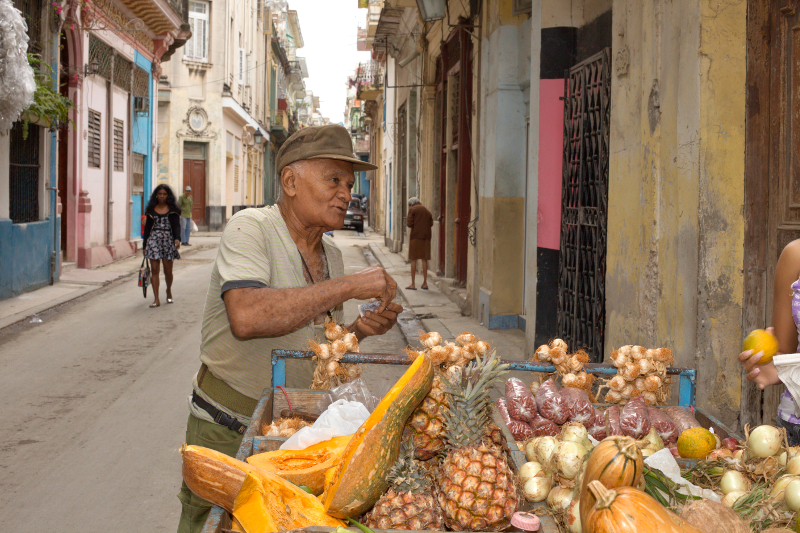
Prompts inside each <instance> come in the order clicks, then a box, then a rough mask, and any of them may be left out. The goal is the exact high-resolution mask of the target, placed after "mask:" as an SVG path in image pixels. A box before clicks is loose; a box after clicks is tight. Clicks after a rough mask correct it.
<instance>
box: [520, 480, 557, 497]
mask: <svg viewBox="0 0 800 533" xmlns="http://www.w3.org/2000/svg"><path fill="white" fill-rule="evenodd" d="M552 484H553V478H551V477H549V476H546V477H532V478H530V479H529V480H528V481H526V482H525V485H523V486H522V494H524V495H525V499H526V500H528V501H529V502H541V501H544V499H545V498H547V494H548V493H549V492H550V486H551V485H552Z"/></svg>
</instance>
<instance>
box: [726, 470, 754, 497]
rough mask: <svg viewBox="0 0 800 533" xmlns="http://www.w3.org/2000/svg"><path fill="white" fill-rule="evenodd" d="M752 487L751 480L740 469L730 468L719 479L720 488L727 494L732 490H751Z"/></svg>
mask: <svg viewBox="0 0 800 533" xmlns="http://www.w3.org/2000/svg"><path fill="white" fill-rule="evenodd" d="M750 488H751V483H750V480H749V479H747V477H746V476H745V475H744V474H742V473H741V472H739V471H738V470H728V471H727V472H725V473H724V474H722V479H720V481H719V490H721V491H722V494H725V495H728V494H730V493H731V492H749V491H750Z"/></svg>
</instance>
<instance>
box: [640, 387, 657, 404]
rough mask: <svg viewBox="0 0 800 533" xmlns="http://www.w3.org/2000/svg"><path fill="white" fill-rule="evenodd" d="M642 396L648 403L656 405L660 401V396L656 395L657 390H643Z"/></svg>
mask: <svg viewBox="0 0 800 533" xmlns="http://www.w3.org/2000/svg"><path fill="white" fill-rule="evenodd" d="M642 396H644V402H645V403H646V404H647V405H655V404H656V403H658V398H657V397H656V393H655V392H650V391H647V390H646V391H644V392H642Z"/></svg>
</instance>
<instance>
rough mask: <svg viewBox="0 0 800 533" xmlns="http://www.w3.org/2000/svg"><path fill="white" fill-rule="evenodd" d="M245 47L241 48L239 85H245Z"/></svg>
mask: <svg viewBox="0 0 800 533" xmlns="http://www.w3.org/2000/svg"><path fill="white" fill-rule="evenodd" d="M244 61H245V57H244V48H239V79H238V81H239V85H244Z"/></svg>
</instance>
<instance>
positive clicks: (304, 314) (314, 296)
mask: <svg viewBox="0 0 800 533" xmlns="http://www.w3.org/2000/svg"><path fill="white" fill-rule="evenodd" d="M374 168H375V166H374V165H371V164H369V163H364V162H362V161H361V160H359V159H357V158H355V157H354V156H353V148H352V141H351V140H350V135H349V134H348V132H347V130H346V129H345V128H343V127H341V126H337V125H329V126H320V127H309V128H304V129H302V130H300V131H299V132H297V133H295V134H294V135H292V136H291V137H290V138H289V139H288V140H287V141H286V143H284V145H283V146H282V147H281V149H280V151H279V152H278V157H277V171H278V174H279V176H280V184H281V194H280V198H279V200H278V204H277V205H276V206H271V207H265V208H260V209H245V210H243V211H240V212H239V213H237V214H236V216H234V217H233V218H232V219H231V220H230V221H229V222H228V224H227V226H226V227H225V231H224V233H223V235H222V240H221V241H220V245H219V252H218V254H217V259H216V262H215V264H214V268H213V270H212V272H211V284H210V286H209V289H208V296H207V297H206V305H205V311H204V314H203V326H202V342H201V346H200V360H201V361H202V365H201V366H200V370H199V371H198V372H197V374H196V376H195V377H194V380H193V384H192V385H193V392H192V396H191V398H190V400H189V411H190V414H189V422H188V426H187V429H186V443H187V444H197V445H200V446H206V447H209V448H213V449H215V450H218V451H221V452H223V453H226V454H228V455H235V454H236V451H237V450H238V448H239V445H240V443H241V440H242V434H243V433H244V429H245V428H246V426H247V424H248V423H249V422H250V418H249V417H250V415H251V414H252V413H253V410H254V409H255V406H256V403H257V400H258V398H259V397H260V395H261V392H262V391H263V389H264V388H266V387H269V385H270V379H271V359H270V354H271V352H272V350H273V349H275V348H283V349H291V350H304V349H307V347H308V341H309V339H312V338H314V337H316V338H319V339H324V338H325V337H324V327H323V326H324V322H325V319H326V318H328V317H330V318H332V319H333V320H334V321H336V322H337V323H341V322H342V320H343V318H344V314H343V306H342V304H343V303H344V302H345V301H346V300H350V299H358V300H367V299H371V298H378V299H380V301H381V304H380V306H379V307H378V308H377V309H376V310H375V312H371V313H367V314H366V316H365V317H363V318H358V319H356V321H355V322H353V323H352V324H349V325H348V326H347V327H348V329H349V330H350V331H353V332H355V333H356V336H357V337H358V338H359V340H361V339H363V338H364V337H366V336H369V335H382V334H383V333H385V332H387V331H388V330H389V329H391V327H392V326H393V325H394V324H395V322H396V320H397V314H398V313H399V312H401V311H402V307H401V306H400V305H398V304H396V303H392V300H393V299H394V297H395V293H396V290H397V284H396V283H395V282H394V280H393V279H392V278H391V277H390V276H389V275H388V274H387V273H386V272H385V271H384V270H383V269H382V268H380V267H377V266H373V267H370V268H366V269H364V270H362V271H360V272H357V273H355V274H350V275H347V276H345V275H344V265H343V262H342V254H341V252H340V251H339V249H338V248H337V247H336V246H335V245H334V244H333V243H332V242H331V241H330V240H329V239H328V237H325V238H324V239H323V234H324V233H325V232H326V231H330V230H332V229H339V228H341V227H342V225H343V224H344V216H345V214H346V213H347V206H348V204H349V202H350V189H351V188H352V187H353V184H354V181H355V178H354V175H353V172H354V171H360V170H370V169H374ZM306 363H308V364H306V365H299V366H298V365H295V366H294V367H293V368H289V369H287V374H288V376H287V379H288V383H289V384H290V385H291V386H294V387H308V385H309V384H310V383H311V378H312V368H311V364H310V361H308V362H306ZM178 498H179V499H180V500H181V504H182V506H183V511H182V513H181V521H180V525H179V529H178V531H179V532H189V531H192V532H199V531H200V529H202V526H203V523H204V522H205V520H206V516H207V515H208V511H209V509H210V504H209V503H208V502H206V501H205V500H202V499H201V498H199V497H198V496H197V495H195V494H193V493H192V492H191V491H190V490H189V489H188V488H187V487H186V484H184V485H183V487H182V488H181V491H180V493H179V494H178Z"/></svg>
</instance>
